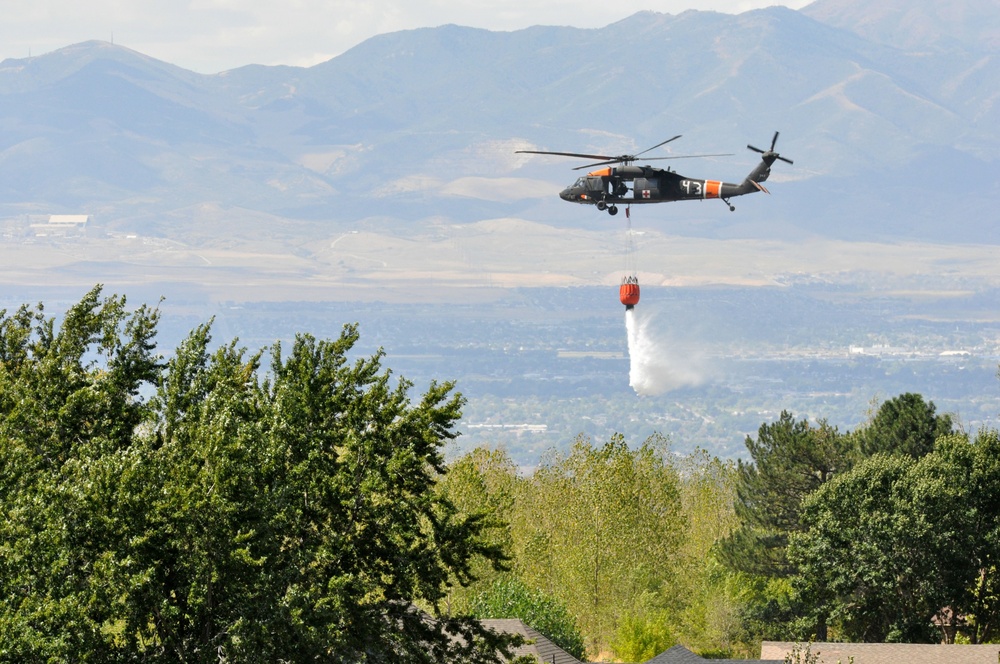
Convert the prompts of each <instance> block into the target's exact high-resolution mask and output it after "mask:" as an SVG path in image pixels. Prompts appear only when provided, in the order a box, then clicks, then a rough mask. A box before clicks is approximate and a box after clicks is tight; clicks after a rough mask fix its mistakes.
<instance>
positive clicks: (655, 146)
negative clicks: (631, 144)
mask: <svg viewBox="0 0 1000 664" xmlns="http://www.w3.org/2000/svg"><path fill="white" fill-rule="evenodd" d="M680 137H681V135H680V134H677V135H676V136H674V137H673V138H668V139H667V140H665V141H663V142H662V143H657V144H656V145H654V146H653V147H651V148H647V149H645V150H643V151H642V152H639V153H637V154H634V155H632V159H635V158H636V157H638V156H639V155H640V154H646V153H647V152H649V151H650V150H655V149H656V148H658V147H660V146H661V145H666V144H667V143H669V142H670V141H676V140H677V139H678V138H680Z"/></svg>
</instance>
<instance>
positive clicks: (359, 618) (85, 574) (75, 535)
mask: <svg viewBox="0 0 1000 664" xmlns="http://www.w3.org/2000/svg"><path fill="white" fill-rule="evenodd" d="M158 318H159V314H158V312H157V311H156V309H151V308H148V307H139V308H138V309H136V310H134V311H131V312H129V311H128V310H127V309H126V301H125V298H123V297H118V296H111V297H106V298H105V297H102V294H101V289H100V288H99V287H98V288H95V289H94V290H92V291H91V292H90V293H88V294H87V296H86V297H84V298H83V300H82V301H81V302H79V303H78V304H76V305H74V306H73V307H71V308H70V309H69V311H68V312H67V313H66V314H65V316H64V317H63V319H62V322H61V324H60V325H59V326H58V328H57V326H56V324H55V320H54V319H52V318H47V317H46V316H45V315H44V312H43V308H42V306H41V305H39V306H37V307H35V308H32V307H27V306H25V307H22V308H20V309H19V310H18V311H17V312H15V313H13V314H12V315H7V312H6V311H4V312H0V503H2V508H3V513H4V514H5V517H6V518H5V519H3V520H2V522H0V660H2V661H18V662H29V661H52V660H60V661H63V660H76V661H101V662H114V661H126V660H128V661H132V660H142V661H151V662H158V661H162V662H170V661H184V662H199V661H205V662H207V661H213V662H217V661H247V662H253V661H262V662H263V661H267V662H273V661H278V660H288V661H303V660H307V659H308V660H315V661H330V662H444V661H472V662H495V661H500V660H499V653H501V652H507V649H508V647H509V645H510V643H511V642H512V640H511V638H510V637H508V636H498V635H495V634H493V633H492V632H488V631H487V630H485V629H483V628H482V627H481V625H480V624H479V623H478V622H477V621H476V620H475V619H473V618H472V617H470V616H450V615H447V614H445V613H442V612H439V611H438V610H437V609H438V607H439V606H440V604H441V602H442V600H443V599H444V598H445V597H446V593H447V589H448V587H449V584H451V583H455V582H457V583H467V582H469V581H470V580H471V579H472V576H471V569H472V567H471V565H472V561H473V560H474V559H476V558H482V559H485V560H487V561H489V563H490V564H491V565H493V566H495V567H497V568H501V569H502V568H503V567H504V560H505V558H504V555H503V553H502V552H501V550H500V548H499V547H498V546H497V545H495V544H493V543H491V542H490V541H488V540H487V539H486V538H485V537H484V529H485V524H484V522H483V521H482V519H480V518H479V517H477V516H475V515H472V516H467V515H463V514H460V513H459V511H458V510H457V509H456V508H455V507H454V506H453V505H452V503H451V502H450V501H449V500H448V499H447V498H446V497H445V496H443V495H442V494H441V493H440V492H437V491H435V490H434V487H435V484H436V482H437V481H438V479H439V478H440V476H441V474H443V473H445V472H446V468H445V465H444V461H443V457H442V456H441V450H442V447H443V446H444V445H445V444H446V443H447V442H448V441H449V440H450V439H451V438H452V437H453V436H454V435H455V434H454V432H453V426H454V424H455V422H456V421H457V419H458V417H459V414H460V407H461V404H462V398H461V396H460V395H458V394H457V393H455V392H454V389H453V388H454V386H453V385H452V384H451V383H442V384H437V383H434V384H431V385H430V387H429V388H428V389H427V391H426V392H425V393H424V394H423V395H422V396H421V397H420V399H419V400H418V401H417V402H416V403H411V401H410V398H409V394H410V391H411V388H412V385H411V384H410V383H408V382H407V381H405V380H402V379H401V380H398V381H394V380H393V379H392V377H391V374H390V372H389V371H387V370H384V369H383V368H382V365H381V354H380V353H379V354H376V355H375V356H373V357H368V358H359V359H356V360H353V361H351V360H349V357H348V355H349V353H350V352H351V349H352V348H353V346H354V344H355V343H356V341H357V339H358V332H357V329H356V327H354V326H347V327H345V328H344V330H343V332H342V334H341V336H340V337H339V338H337V339H333V340H317V339H315V338H313V337H311V336H309V335H305V334H303V335H298V336H297V337H296V338H295V341H294V343H292V344H291V347H290V349H289V350H288V352H287V353H286V352H285V350H284V348H283V347H282V346H281V345H280V344H275V346H274V347H273V348H272V350H271V352H270V363H269V372H268V373H266V374H265V373H264V372H262V369H261V359H262V357H263V352H257V353H248V352H247V351H246V350H245V349H243V348H240V347H239V346H238V345H237V342H235V341H232V342H229V343H225V344H222V345H221V346H218V347H216V348H214V349H213V346H212V344H211V325H210V324H205V325H202V326H200V327H198V328H197V329H195V330H194V331H193V332H192V333H191V334H190V336H189V337H188V338H187V339H186V340H184V341H183V342H182V343H181V345H180V346H179V347H178V348H177V350H176V352H175V353H174V354H173V356H172V357H171V358H170V359H169V361H166V362H164V361H163V360H162V359H161V358H160V356H158V355H157V354H156V348H155V343H154V339H155V332H156V325H157V321H158ZM149 394H152V396H145V397H144V396H143V395H149ZM418 607H423V608H418Z"/></svg>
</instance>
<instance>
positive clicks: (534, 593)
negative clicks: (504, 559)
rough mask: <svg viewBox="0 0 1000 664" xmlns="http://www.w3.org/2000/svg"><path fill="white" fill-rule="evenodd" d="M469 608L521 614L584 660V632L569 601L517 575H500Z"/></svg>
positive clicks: (484, 614) (493, 614)
mask: <svg viewBox="0 0 1000 664" xmlns="http://www.w3.org/2000/svg"><path fill="white" fill-rule="evenodd" d="M469 608H470V613H471V614H472V615H474V616H476V617H477V618H519V619H520V620H522V621H523V622H524V623H525V624H526V625H529V626H531V627H532V628H533V629H535V630H537V631H538V632H541V633H542V634H544V635H545V636H546V638H548V639H549V640H550V641H552V642H553V643H555V644H556V645H557V646H559V647H560V648H562V649H563V650H565V651H566V652H568V653H569V654H571V655H573V657H576V658H577V659H580V660H582V659H584V656H585V655H586V651H585V649H584V644H583V636H582V635H581V634H580V630H579V628H578V627H577V626H576V620H575V619H574V618H573V616H572V615H570V613H569V611H567V609H566V605H565V604H563V603H562V602H560V601H558V600H556V599H555V598H553V597H550V596H548V595H546V594H545V593H543V592H542V591H540V590H537V589H535V588H530V587H528V586H527V585H526V584H525V583H524V582H523V581H521V580H520V579H518V578H517V577H515V576H511V575H505V576H501V577H499V578H497V579H496V580H495V581H494V582H493V584H492V585H491V586H490V587H489V588H488V589H487V590H486V591H485V592H483V593H481V594H479V595H478V596H476V597H475V598H474V599H473V600H472V603H471V605H470V607H469Z"/></svg>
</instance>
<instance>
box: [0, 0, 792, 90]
mask: <svg viewBox="0 0 1000 664" xmlns="http://www.w3.org/2000/svg"><path fill="white" fill-rule="evenodd" d="M808 3H809V2H808V0H785V1H783V2H778V1H776V0H700V1H699V0H613V1H612V2H608V1H607V0H349V1H348V0H280V1H279V0H88V1H86V2H80V0H2V2H0V10H2V13H0V16H2V19H0V60H2V59H5V58H23V57H27V56H28V55H41V54H43V53H47V52H49V51H52V50H55V49H57V48H61V47H63V46H68V45H70V44H75V43H78V42H83V41H88V40H91V39H100V40H103V41H114V42H115V43H116V44H121V45H123V46H127V47H129V48H131V49H134V50H136V51H139V52H141V53H144V54H146V55H150V56H152V57H154V58H157V59H160V60H165V61H167V62H169V63H171V64H175V65H179V66H181V67H184V68H187V69H191V70H193V71H197V72H201V73H204V74H212V73H216V72H220V71H224V70H226V69H233V68H235V67H240V66H242V65H247V64H265V65H276V64H286V65H301V66H308V65H313V64H316V63H318V62H322V61H324V60H328V59H330V58H332V57H333V56H335V55H339V54H340V53H343V52H344V51H346V50H347V49H349V48H351V47H352V46H355V45H357V44H359V43H361V42H362V41H364V40H365V39H367V38H369V37H371V36H373V35H376V34H379V33H384V32H394V31H396V30H405V29H409V28H420V27H429V26H438V25H445V24H448V23H455V24H458V25H467V26H473V27H479V28H487V29H490V30H517V29H520V28H525V27H528V26H531V25H568V26H574V27H579V28H596V27H602V26H605V25H607V24H609V23H613V22H615V21H618V20H620V19H623V18H625V17H627V16H630V15H632V14H634V13H636V12H638V11H640V10H644V9H649V10H653V11H657V12H661V13H668V14H678V13H680V12H682V11H684V10H686V9H690V8H697V9H701V10H714V11H721V12H727V13H730V14H739V13H742V12H744V11H747V10H750V9H758V8H760V7H767V6H770V5H776V4H781V5H786V6H789V7H792V8H794V9H800V8H802V7H804V6H805V5H807V4H808Z"/></svg>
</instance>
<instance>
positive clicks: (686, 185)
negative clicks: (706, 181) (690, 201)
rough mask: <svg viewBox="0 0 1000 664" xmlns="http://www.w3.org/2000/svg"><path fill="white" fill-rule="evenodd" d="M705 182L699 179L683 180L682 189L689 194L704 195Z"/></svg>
mask: <svg viewBox="0 0 1000 664" xmlns="http://www.w3.org/2000/svg"><path fill="white" fill-rule="evenodd" d="M702 187H703V183H701V182H698V181H697V180H681V189H683V190H684V193H686V194H687V195H688V196H702V195H704V189H703V188H702Z"/></svg>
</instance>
